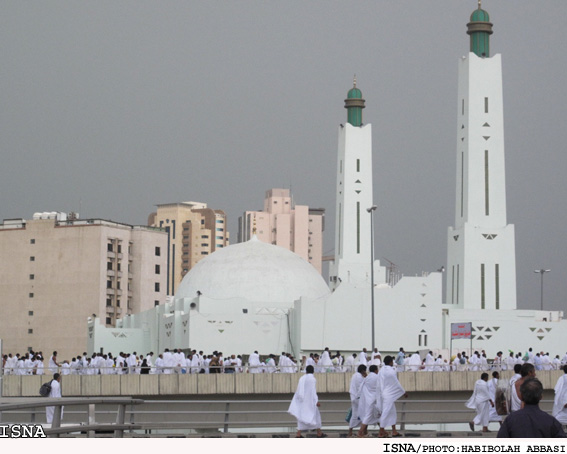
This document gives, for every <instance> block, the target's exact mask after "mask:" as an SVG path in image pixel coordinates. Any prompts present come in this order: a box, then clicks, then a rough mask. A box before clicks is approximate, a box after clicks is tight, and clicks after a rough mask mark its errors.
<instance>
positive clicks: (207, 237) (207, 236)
mask: <svg viewBox="0 0 567 454" xmlns="http://www.w3.org/2000/svg"><path fill="white" fill-rule="evenodd" d="M201 239H202V240H208V239H209V235H201Z"/></svg>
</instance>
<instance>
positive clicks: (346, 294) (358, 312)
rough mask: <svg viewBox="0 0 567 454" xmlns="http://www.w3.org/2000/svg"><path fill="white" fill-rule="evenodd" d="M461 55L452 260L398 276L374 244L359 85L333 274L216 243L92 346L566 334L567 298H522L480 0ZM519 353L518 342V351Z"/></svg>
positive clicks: (385, 345)
mask: <svg viewBox="0 0 567 454" xmlns="http://www.w3.org/2000/svg"><path fill="white" fill-rule="evenodd" d="M467 28H468V31H467V33H468V34H469V35H470V52H469V53H468V55H466V56H464V57H462V58H461V59H459V62H458V65H459V76H458V77H459V83H458V98H457V100H458V104H457V105H458V112H457V114H458V115H457V124H456V126H457V147H456V162H457V168H456V175H457V179H456V181H457V184H456V192H455V194H456V196H455V224H454V226H453V227H449V229H448V234H447V267H446V269H445V270H444V272H445V277H446V279H445V281H446V286H445V300H443V289H442V287H443V279H442V277H443V271H436V272H431V273H424V274H423V275H422V276H417V277H401V278H399V277H397V276H396V275H395V274H393V273H391V272H390V270H389V269H388V268H386V267H384V266H382V265H381V264H380V262H379V261H378V260H375V259H374V256H373V246H374V245H373V228H372V224H373V215H374V209H375V206H374V203H373V187H372V139H371V137H372V132H371V131H372V129H371V125H370V124H365V123H363V121H362V110H363V109H364V106H365V100H364V99H363V97H362V92H361V90H360V89H359V88H358V87H357V86H356V80H355V82H354V86H353V88H352V89H351V90H350V91H349V92H348V94H347V98H346V100H345V108H346V109H347V122H346V123H345V124H344V125H343V124H341V125H340V126H339V130H338V159H337V180H336V225H335V257H334V261H333V262H332V263H331V265H330V268H329V283H328V284H327V283H326V282H325V280H324V279H323V278H322V277H321V275H320V274H319V273H318V272H317V271H316V270H315V268H313V266H312V265H310V264H309V263H308V262H307V261H305V260H304V259H302V258H301V257H299V256H298V255H296V254H294V253H293V252H290V251H288V250H286V249H283V248H280V247H278V246H275V245H271V244H267V243H263V242H261V241H259V240H258V239H257V238H256V237H253V238H252V239H251V240H250V241H248V242H245V243H239V244H234V245H231V246H229V247H226V248H224V249H220V250H217V251H216V252H214V253H213V254H211V255H210V256H208V257H207V258H205V259H203V260H201V261H200V262H199V263H198V264H197V265H196V266H195V267H194V268H192V269H191V271H190V272H189V273H188V274H187V275H186V276H185V278H184V279H183V281H182V283H181V285H180V286H179V288H178V290H177V292H176V294H175V296H174V297H173V299H172V300H171V301H170V302H168V303H166V304H164V305H160V306H157V307H155V308H153V309H151V310H148V311H145V312H142V313H139V314H133V315H130V316H127V317H125V318H124V319H122V320H119V321H118V323H117V327H116V328H106V327H105V326H104V325H102V324H101V323H100V322H99V320H98V319H94V320H89V322H88V350H89V352H90V353H92V352H93V351H101V350H103V351H111V352H118V351H128V352H133V351H138V352H148V351H154V352H160V351H163V350H164V349H165V348H170V349H172V348H195V349H198V350H203V351H204V352H212V351H214V350H218V351H222V352H223V353H224V354H230V353H244V354H248V353H250V352H252V351H254V350H258V351H259V352H260V353H261V354H268V353H275V354H278V353H280V352H282V351H286V352H291V353H292V354H294V355H295V356H296V357H300V356H301V355H302V354H303V353H306V352H316V351H318V352H320V351H322V350H323V349H324V348H325V347H329V348H330V349H332V350H339V351H341V352H343V353H347V352H360V350H361V349H362V347H366V348H369V349H370V348H374V347H375V346H376V347H377V348H379V350H380V351H381V352H396V351H398V349H399V348H400V347H404V349H405V350H406V351H416V350H429V349H431V350H434V351H436V352H439V353H444V354H445V355H447V356H449V355H450V354H451V353H452V354H454V353H455V352H456V351H462V350H468V349H471V348H472V349H474V350H481V349H484V350H486V352H487V354H488V355H491V356H493V355H495V354H496V352H497V351H498V350H502V351H505V352H507V350H508V349H513V350H514V351H517V352H519V351H523V352H525V351H527V350H528V348H530V347H531V348H533V349H534V350H535V351H545V352H550V353H551V354H553V355H555V354H562V353H564V351H565V349H566V348H567V321H565V320H563V312H559V311H556V312H550V311H537V310H518V309H517V303H516V259H515V238H514V226H513V225H512V224H508V223H507V220H506V188H505V166H504V127H503V124H504V122H503V118H504V117H503V100H502V70H501V56H500V55H499V54H497V55H494V56H490V35H491V34H492V23H491V22H490V18H489V15H488V13H487V12H486V11H484V10H483V9H482V8H481V6H480V5H479V7H478V9H477V10H475V11H474V12H473V13H472V15H471V18H470V22H469V23H468V24H467ZM506 355H507V354H506Z"/></svg>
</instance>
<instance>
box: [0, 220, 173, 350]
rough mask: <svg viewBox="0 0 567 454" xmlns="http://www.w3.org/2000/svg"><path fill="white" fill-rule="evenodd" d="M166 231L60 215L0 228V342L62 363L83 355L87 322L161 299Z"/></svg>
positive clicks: (109, 322) (110, 322)
mask: <svg viewBox="0 0 567 454" xmlns="http://www.w3.org/2000/svg"><path fill="white" fill-rule="evenodd" d="M166 247H167V234H166V233H165V232H163V231H159V230H157V229H152V228H148V227H138V226H131V225H126V224H120V223H117V222H111V221H105V220H102V219H86V220H81V219H78V217H77V216H76V215H67V214H65V213H57V212H52V213H36V214H35V215H34V216H33V219H31V220H24V219H10V220H4V222H3V223H2V224H0V288H1V289H2V291H1V294H2V296H1V307H2V317H0V338H1V339H3V342H4V345H3V349H4V352H12V353H16V352H19V353H24V352H26V351H27V350H28V349H29V348H33V349H34V350H35V351H43V353H44V355H46V354H47V353H49V354H51V352H52V351H54V350H56V351H58V352H59V354H60V358H61V359H64V358H66V359H71V358H70V355H76V354H81V353H83V351H85V350H86V344H87V332H86V331H85V323H86V320H87V317H92V316H93V315H94V316H95V317H98V318H100V320H101V321H102V323H103V324H104V325H106V326H108V327H112V326H114V325H115V322H116V319H118V318H121V317H124V316H126V315H129V314H134V313H137V312H141V311H145V310H148V309H150V308H152V307H154V306H155V305H158V304H160V303H164V302H165V297H166V293H165V283H166V280H165V278H166V276H165V272H164V271H165V270H164V268H165V265H166V262H165V257H166V254H165V253H166Z"/></svg>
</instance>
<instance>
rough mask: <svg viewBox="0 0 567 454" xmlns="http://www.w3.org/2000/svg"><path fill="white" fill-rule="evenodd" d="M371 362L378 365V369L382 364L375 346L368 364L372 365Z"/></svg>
mask: <svg viewBox="0 0 567 454" xmlns="http://www.w3.org/2000/svg"><path fill="white" fill-rule="evenodd" d="M373 364H374V365H375V366H378V369H380V366H382V355H381V354H380V352H379V351H378V349H377V348H374V351H373V352H372V354H371V356H370V361H369V362H368V365H369V366H372V365H373Z"/></svg>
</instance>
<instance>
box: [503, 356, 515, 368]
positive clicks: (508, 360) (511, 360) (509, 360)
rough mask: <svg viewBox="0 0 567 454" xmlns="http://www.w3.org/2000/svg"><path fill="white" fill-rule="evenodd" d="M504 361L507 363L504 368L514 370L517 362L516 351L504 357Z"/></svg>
mask: <svg viewBox="0 0 567 454" xmlns="http://www.w3.org/2000/svg"><path fill="white" fill-rule="evenodd" d="M504 363H505V364H506V369H504V368H502V370H514V365H515V364H516V359H515V358H514V352H510V355H509V356H507V357H506V358H504Z"/></svg>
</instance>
